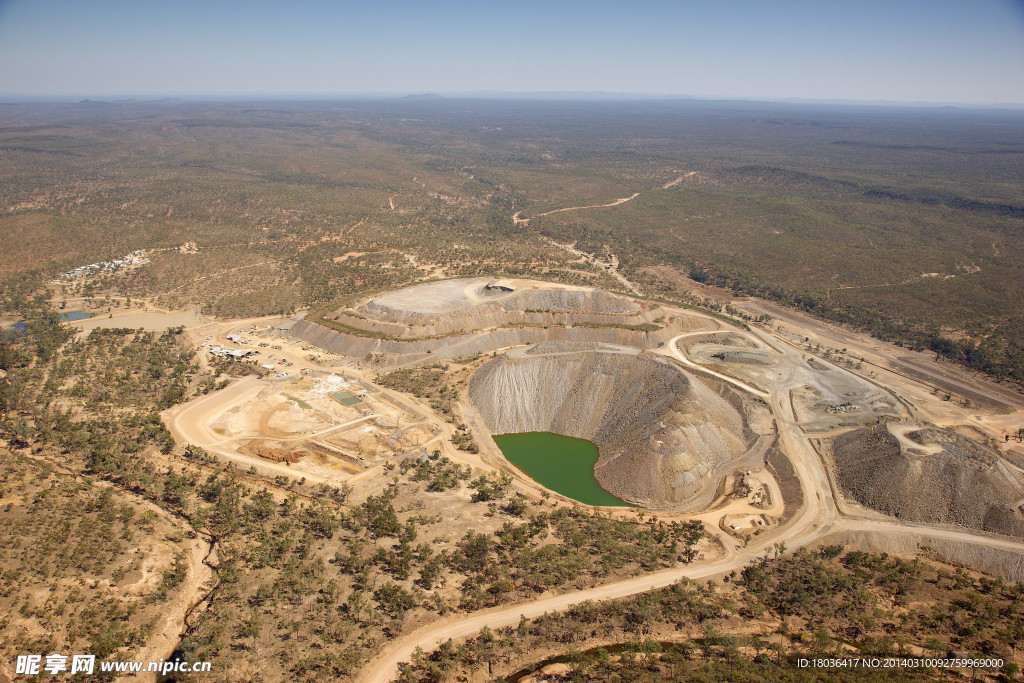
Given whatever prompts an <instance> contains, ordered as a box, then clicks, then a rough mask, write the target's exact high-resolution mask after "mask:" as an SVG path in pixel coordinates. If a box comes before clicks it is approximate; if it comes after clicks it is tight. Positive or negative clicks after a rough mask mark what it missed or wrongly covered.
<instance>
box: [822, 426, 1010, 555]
mask: <svg viewBox="0 0 1024 683" xmlns="http://www.w3.org/2000/svg"><path fill="white" fill-rule="evenodd" d="M907 437H908V438H909V439H910V440H911V441H914V442H916V443H919V444H921V445H922V446H929V445H935V446H940V447H941V449H942V450H941V451H939V452H937V453H932V454H915V453H909V452H907V450H906V449H905V448H902V447H901V444H900V442H899V441H898V440H897V439H896V437H895V436H893V435H892V434H891V433H890V432H889V429H888V428H887V427H886V425H885V424H878V425H873V426H870V427H863V428H861V429H857V430H855V431H852V432H848V433H846V434H843V435H841V436H838V437H836V438H835V439H834V441H833V442H832V458H833V460H834V462H835V468H836V474H837V477H838V481H839V485H840V487H841V488H842V490H843V493H844V494H845V495H847V496H849V497H851V498H853V499H854V500H856V501H857V502H859V503H861V504H862V505H865V506H867V507H869V508H871V509H873V510H877V511H879V512H882V513H884V514H887V515H892V516H893V517H898V518H900V519H905V520H908V521H913V522H927V523H941V524H954V525H957V526H962V527H967V528H969V529H978V530H982V531H990V532H993V533H999V534H1005V535H1007V536H1016V537H1018V538H1020V537H1024V513H1022V512H1021V511H1020V510H1019V509H1018V508H1017V507H1016V506H1017V505H1018V504H1019V503H1020V501H1021V499H1022V498H1024V475H1022V473H1021V472H1020V471H1019V470H1017V469H1015V468H1014V467H1012V466H1011V465H1009V464H1007V463H1006V462H1005V461H1004V460H1003V459H1002V458H1001V457H1000V456H999V454H998V453H997V452H996V451H994V450H992V449H991V448H988V447H985V446H982V445H981V444H978V443H976V442H974V441H972V440H970V439H968V438H966V437H964V436H961V435H960V434H956V433H954V432H950V431H947V430H942V429H937V428H924V429H919V430H917V431H914V432H910V433H908V434H907Z"/></svg>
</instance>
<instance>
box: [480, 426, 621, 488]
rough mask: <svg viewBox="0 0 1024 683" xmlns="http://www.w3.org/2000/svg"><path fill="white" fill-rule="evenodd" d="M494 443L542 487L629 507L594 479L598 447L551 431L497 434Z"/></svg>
mask: <svg viewBox="0 0 1024 683" xmlns="http://www.w3.org/2000/svg"><path fill="white" fill-rule="evenodd" d="M493 438H494V443H496V444H498V448H500V449H501V452H502V453H504V454H505V458H506V459H507V460H508V461H509V462H510V463H512V464H513V465H515V466H516V467H518V468H519V469H520V470H522V471H523V472H525V473H526V474H527V475H528V476H529V477H530V478H531V479H533V480H534V481H536V482H537V483H538V484H540V485H541V486H544V487H545V488H549V489H551V490H552V491H557V492H558V493H561V494H562V495H563V496H567V497H568V498H572V499H573V500H578V501H579V502H581V503H585V504H587V505H616V506H623V505H625V506H628V505H629V503H627V502H625V501H623V500H619V499H618V498H616V497H615V496H613V495H612V494H610V493H608V492H607V491H605V490H604V489H603V488H601V486H600V484H598V483H597V480H596V479H595V478H594V464H595V463H596V462H597V456H598V451H597V446H595V445H594V444H593V443H592V442H590V441H587V440H585V439H574V438H572V437H569V436H562V435H561V434H552V433H551V432H525V433H522V434H498V435H497V436H495V437H493Z"/></svg>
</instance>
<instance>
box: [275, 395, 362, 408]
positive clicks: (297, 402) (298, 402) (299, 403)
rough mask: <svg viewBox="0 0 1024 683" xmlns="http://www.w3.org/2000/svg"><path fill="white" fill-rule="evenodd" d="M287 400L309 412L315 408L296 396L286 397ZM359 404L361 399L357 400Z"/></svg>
mask: <svg viewBox="0 0 1024 683" xmlns="http://www.w3.org/2000/svg"><path fill="white" fill-rule="evenodd" d="M285 398H287V399H288V400H289V401H295V405H297V406H299V407H300V408H302V409H303V410H309V409H310V408H312V407H313V406H311V405H309V404H308V403H306V402H305V401H303V400H302V399H299V398H295V397H294V396H286V397H285ZM342 402H343V403H344V401H342ZM358 402H359V399H356V403H358ZM345 405H351V404H348V403H346V404H345Z"/></svg>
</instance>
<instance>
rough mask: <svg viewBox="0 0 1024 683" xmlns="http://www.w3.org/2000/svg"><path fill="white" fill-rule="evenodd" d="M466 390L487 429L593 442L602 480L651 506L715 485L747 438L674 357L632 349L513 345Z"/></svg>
mask: <svg viewBox="0 0 1024 683" xmlns="http://www.w3.org/2000/svg"><path fill="white" fill-rule="evenodd" d="M469 398H470V402H471V403H472V404H473V407H474V408H476V410H477V411H479V413H480V416H481V417H482V418H483V421H484V423H485V424H486V425H487V428H488V429H489V430H490V432H491V433H492V434H507V433H518V432H554V433H557V434H563V435H565V436H572V437H576V438H581V439H588V440H590V441H593V442H594V443H595V444H597V446H598V448H599V449H600V457H599V459H598V462H597V465H596V466H595V468H594V473H595V476H596V477H597V480H598V483H600V484H601V486H602V487H604V488H605V489H606V490H607V491H609V492H611V493H612V494H614V495H615V496H618V497H619V498H622V499H624V500H627V501H630V502H633V503H637V504H640V505H644V506H647V507H679V506H685V504H686V503H687V502H688V501H691V500H692V499H694V498H696V497H698V496H700V495H701V494H703V493H706V489H707V488H708V487H715V486H717V483H718V478H719V472H720V471H721V470H722V468H723V467H725V466H727V464H728V463H729V462H730V461H732V460H734V459H735V458H737V457H738V456H740V455H742V454H743V453H744V452H745V451H746V450H747V447H748V445H749V442H750V440H751V432H750V430H749V429H748V428H747V425H746V422H745V419H744V417H743V415H742V414H741V413H740V412H739V411H738V410H737V409H736V408H735V407H734V406H733V405H732V404H731V403H730V402H729V401H727V400H726V399H724V398H723V397H722V396H719V395H718V394H717V393H715V391H713V390H712V389H710V388H709V387H707V386H705V385H704V384H702V383H701V382H699V381H697V380H695V379H694V378H693V377H691V376H689V375H687V374H685V373H684V372H683V371H681V370H680V369H679V368H678V367H676V366H674V365H673V364H671V363H670V362H668V361H666V360H664V359H661V358H660V357H655V356H642V355H638V354H636V353H628V352H612V351H598V350H581V349H572V348H568V349H567V348H561V349H559V348H558V347H557V345H550V346H548V347H547V349H546V352H545V353H529V352H511V353H509V354H505V355H503V356H499V357H498V358H496V359H494V360H492V361H490V362H488V363H487V364H485V365H484V366H482V367H481V368H480V369H479V370H478V371H477V372H476V373H475V374H474V375H473V377H472V379H471V381H470V385H469Z"/></svg>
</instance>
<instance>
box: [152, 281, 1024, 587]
mask: <svg viewBox="0 0 1024 683" xmlns="http://www.w3.org/2000/svg"><path fill="white" fill-rule="evenodd" d="M229 332H234V333H235V334H232V335H231V339H230V340H229V341H225V343H234V344H235V345H236V346H241V347H243V348H248V349H251V350H253V351H254V352H256V353H260V352H262V353H263V354H268V353H269V351H270V349H275V350H276V349H279V350H276V351H275V352H276V353H277V356H274V358H273V362H275V363H278V362H280V363H284V362H287V364H288V367H289V368H291V370H290V371H289V372H279V373H277V374H276V375H275V376H273V377H268V378H266V379H262V380H260V379H255V378H246V379H244V380H241V381H239V382H237V383H235V384H234V385H233V386H232V387H229V388H228V389H226V390H224V391H222V392H218V393H216V394H212V395H210V396H208V397H205V398H203V399H200V400H198V401H195V402H193V403H190V404H186V405H185V406H183V407H181V408H179V409H174V410H172V411H169V413H168V421H169V423H170V424H171V426H172V429H173V430H174V431H175V432H176V434H177V436H178V437H179V438H180V439H184V440H187V441H189V442H190V443H194V444H197V445H201V446H203V447H204V448H206V449H207V450H209V451H210V452H212V453H214V454H217V455H220V456H222V457H225V458H228V459H231V460H234V461H236V462H238V463H240V464H242V465H245V466H248V467H255V468H257V469H261V470H264V471H266V472H268V473H272V474H274V475H275V476H280V475H287V476H292V477H305V478H308V479H312V480H313V481H325V482H348V483H349V484H351V485H355V486H360V485H362V486H364V487H366V488H367V489H368V490H370V489H374V487H378V486H381V485H383V484H382V482H383V481H384V473H385V472H386V471H388V468H389V467H390V466H393V465H394V463H396V462H398V461H401V460H405V459H409V458H423V457H427V456H429V455H430V454H432V453H433V454H435V455H436V454H437V453H438V452H440V453H443V454H444V455H446V456H448V457H450V458H451V459H453V460H454V461H456V462H462V463H465V464H469V465H471V466H473V467H475V468H479V469H483V470H484V471H485V472H486V471H491V472H492V473H494V474H498V473H505V474H507V475H508V476H511V477H512V478H513V480H514V482H515V486H516V488H517V489H518V490H519V491H520V492H521V493H523V494H525V495H528V496H532V497H534V498H539V497H553V499H554V500H556V501H559V500H560V501H562V502H564V503H566V504H578V503H579V501H574V500H572V494H571V490H572V489H573V487H571V486H567V487H562V486H559V485H554V484H551V485H550V488H548V487H545V486H544V485H542V484H540V483H538V482H537V481H536V480H534V479H533V478H532V477H531V476H530V474H529V471H528V470H529V467H524V468H523V469H520V468H519V467H517V466H515V465H514V464H513V463H511V462H510V461H509V460H508V459H507V458H506V457H505V456H504V455H503V453H502V451H501V449H500V448H499V447H498V445H497V444H496V443H495V441H494V439H493V438H491V437H493V436H499V435H515V434H525V433H551V434H556V435H561V436H564V437H572V438H575V439H584V440H586V441H589V442H591V443H592V444H594V445H596V447H597V449H598V455H597V459H596V462H595V463H594V465H593V471H592V472H590V471H580V470H579V469H578V468H577V469H572V468H570V466H569V465H565V470H564V472H559V467H560V464H559V453H558V452H557V451H558V448H557V447H555V448H554V449H553V452H547V450H545V452H544V453H540V454H537V456H538V458H539V459H540V460H541V461H543V462H544V468H545V469H546V470H548V471H554V472H555V473H556V476H555V477H554V479H553V480H550V481H557V480H558V479H559V477H561V479H562V480H565V479H566V478H579V477H592V478H593V479H594V481H595V482H596V484H597V485H598V486H599V487H600V489H603V491H605V492H607V493H608V494H610V496H611V497H609V498H608V499H607V500H608V501H611V502H608V503H606V504H608V505H618V504H620V503H625V504H627V505H628V506H632V507H633V508H634V509H646V510H652V511H657V514H658V515H660V516H666V517H677V518H696V519H700V520H701V521H703V522H704V523H705V524H706V526H707V527H708V528H709V529H710V530H711V531H712V532H713V533H714V534H716V535H717V537H718V543H719V545H720V546H721V552H722V553H723V555H724V557H730V556H732V555H735V554H736V553H737V551H740V550H741V549H755V548H758V547H764V546H766V545H767V544H769V543H771V542H785V543H788V544H791V545H793V544H803V543H809V542H812V541H818V540H820V539H822V538H824V537H825V536H827V535H829V534H836V535H840V536H843V537H844V538H846V539H847V540H849V539H850V538H856V539H858V542H861V543H863V544H865V545H873V546H883V547H884V546H885V545H886V543H887V542H888V540H891V539H892V538H894V536H893V533H892V529H894V528H903V529H913V532H914V534H915V536H914V538H916V539H918V541H919V542H920V543H925V542H927V543H928V545H929V547H931V548H933V549H934V548H940V547H944V548H946V551H947V554H949V555H950V557H951V558H952V559H954V560H956V559H957V557H958V555H957V553H958V552H960V551H962V550H963V548H966V547H968V546H971V545H972V544H975V545H976V544H979V543H980V544H981V545H982V546H985V545H989V546H995V547H998V549H996V548H995V547H990V548H989V550H991V552H990V553H989V554H988V555H987V557H989V559H990V560H991V561H990V562H988V565H986V568H987V569H989V570H992V569H993V567H996V570H997V571H998V573H1002V574H1004V575H1007V576H1011V577H1018V578H1019V577H1020V575H1021V573H1022V571H1024V569H1022V567H1024V561H1022V559H1021V558H1022V557H1024V554H1022V553H1021V550H1022V546H1021V544H1020V539H1021V538H1024V512H1022V510H1024V469H1022V468H1024V450H1022V449H1021V448H1020V447H1019V446H1016V447H1015V446H1014V445H1013V444H1011V443H1010V442H1009V438H1008V437H1007V438H1006V445H1005V446H1004V447H1003V448H1002V449H1000V448H996V447H993V444H994V443H995V440H996V438H997V437H998V436H999V435H1000V433H1001V431H1002V430H1005V429H1007V428H1008V427H1009V426H1012V421H1013V420H1014V419H1017V418H1018V417H1019V411H1017V412H1013V410H1012V409H1010V408H1008V407H1005V406H1004V407H1003V408H1001V409H994V410H990V409H986V411H982V410H981V409H980V408H977V407H976V406H971V407H970V408H967V407H964V408H960V407H958V406H956V405H954V403H953V402H951V401H949V400H948V397H943V396H941V395H939V394H938V392H936V391H935V390H934V388H932V387H928V386H927V385H924V384H923V383H920V382H917V381H914V380H911V379H909V378H907V377H905V376H900V375H897V374H895V373H894V372H890V371H889V370H888V369H886V368H885V367H884V364H882V363H880V362H874V361H872V360H871V359H869V358H867V357H866V356H862V357H860V358H851V357H850V354H847V355H846V356H843V355H842V354H841V353H839V352H837V353H836V354H834V355H833V354H832V353H830V352H826V351H828V350H827V349H826V351H823V350H822V347H821V344H820V343H817V344H816V343H815V341H814V340H811V338H810V337H809V336H803V330H799V329H793V328H792V327H789V328H783V327H782V326H773V325H772V324H770V323H765V322H764V321H762V322H761V324H756V325H747V324H745V323H743V322H741V321H737V320H733V319H729V318H727V317H725V316H722V315H720V314H717V313H715V312H711V311H702V310H697V309H690V308H681V307H678V306H672V305H667V304H663V303H658V302H655V301H650V300H645V299H642V298H638V297H629V296H625V295H622V294H616V293H612V292H606V291H601V290H596V289H589V288H586V287H579V286H568V285H559V284H553V283H546V282H539V281H534V280H517V279H501V280H496V279H487V278H475V279H461V280H442V281H433V282H426V283H422V284H417V285H414V286H411V287H407V288H405V289H402V290H399V291H393V292H386V293H382V294H379V295H376V296H372V297H366V298H364V299H360V300H349V301H346V302H344V303H341V304H337V305H335V306H331V307H326V308H323V309H321V310H319V311H315V312H312V313H310V314H307V315H300V316H297V317H295V318H292V319H288V320H283V321H282V320H278V321H277V322H274V323H272V324H269V325H267V324H263V325H250V326H249V327H247V328H246V329H244V330H242V329H240V328H232V327H230V326H224V327H223V328H222V329H221V330H219V332H218V333H217V334H218V335H219V336H218V341H220V340H222V339H224V340H227V339H228V333H229ZM240 332H241V333H244V334H241V335H240V334H239V333H240ZM246 335H248V336H246ZM818 338H820V337H818ZM876 346H877V345H876ZM879 349H881V351H884V348H882V347H880V346H879ZM844 351H845V349H844ZM881 351H880V353H881ZM873 358H875V360H876V361H877V360H878V358H877V357H873ZM256 362H262V361H261V360H259V359H257V361H256ZM294 366H297V367H294ZM274 367H275V368H276V367H277V366H274ZM451 367H455V368H458V370H459V372H461V374H457V375H452V376H451V377H452V380H453V381H454V383H455V388H454V389H453V390H452V392H451V393H450V394H448V395H450V396H454V397H456V400H455V401H454V403H453V405H452V407H451V408H450V409H446V410H444V411H442V410H440V409H439V406H440V404H438V403H437V402H431V401H427V400H424V399H422V397H418V396H417V395H412V394H410V393H407V392H403V391H401V390H396V389H395V388H394V387H392V388H390V389H389V388H385V387H384V386H382V385H381V383H380V382H379V381H378V379H379V377H381V376H382V374H384V373H394V372H395V371H413V370H415V369H417V368H420V369H430V368H438V370H437V372H441V373H443V372H445V371H448V370H449V368H451ZM455 378H460V379H457V381H456V380H455ZM445 390H446V391H447V388H446V389H445ZM474 439H475V441H474ZM548 441H549V440H545V439H539V440H537V443H547V442H548ZM470 442H472V443H474V446H473V447H470V448H467V447H465V445H466V444H467V443H470ZM544 448H547V447H544ZM538 458H534V460H535V461H536V460H537V459H538ZM588 468H589V467H588ZM559 489H564V490H559ZM563 494H564V495H563ZM594 500H605V499H603V498H600V497H598V498H595V499H594ZM584 502H586V501H584ZM613 509H618V510H620V512H619V513H616V514H622V513H621V510H623V508H621V507H618V508H612V507H609V508H608V510H609V511H612V510H613ZM630 514H632V513H630ZM887 525H888V526H887ZM901 525H903V526H901ZM979 533H981V534H983V535H981V536H979V535H977V534H979ZM944 542H945V545H943V543H944ZM1000 553H1001V554H1000ZM961 555H963V553H961Z"/></svg>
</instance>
